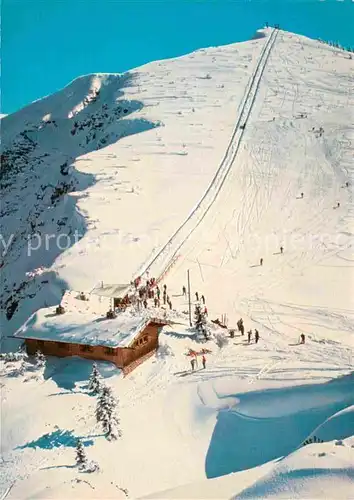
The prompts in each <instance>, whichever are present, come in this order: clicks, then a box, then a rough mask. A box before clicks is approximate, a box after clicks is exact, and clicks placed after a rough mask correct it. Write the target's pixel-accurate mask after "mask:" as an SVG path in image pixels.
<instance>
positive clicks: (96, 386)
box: [88, 363, 102, 394]
mask: <svg viewBox="0 0 354 500" xmlns="http://www.w3.org/2000/svg"><path fill="white" fill-rule="evenodd" d="M101 387H102V377H101V374H100V372H99V371H98V368H97V365H96V363H94V364H93V366H92V373H91V376H90V380H89V383H88V389H89V391H91V392H92V393H93V394H98V393H99V392H100V390H101Z"/></svg>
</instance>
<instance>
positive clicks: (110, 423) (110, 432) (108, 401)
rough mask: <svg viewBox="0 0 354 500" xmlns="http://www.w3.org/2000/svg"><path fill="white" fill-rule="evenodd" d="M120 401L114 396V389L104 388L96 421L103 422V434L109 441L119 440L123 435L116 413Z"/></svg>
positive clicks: (100, 394) (97, 408)
mask: <svg viewBox="0 0 354 500" xmlns="http://www.w3.org/2000/svg"><path fill="white" fill-rule="evenodd" d="M117 405H118V401H117V400H116V398H115V397H114V396H113V393H112V389H111V388H110V387H107V386H102V388H101V392H100V393H99V396H98V401H97V407H96V420H97V422H101V424H102V428H103V432H105V433H106V437H107V439H109V440H111V439H117V438H118V437H120V436H121V435H122V433H121V431H120V429H119V428H118V426H119V419H118V418H117V416H116V414H115V412H116V409H117Z"/></svg>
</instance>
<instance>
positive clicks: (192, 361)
mask: <svg viewBox="0 0 354 500" xmlns="http://www.w3.org/2000/svg"><path fill="white" fill-rule="evenodd" d="M191 367H192V371H194V369H195V358H192V359H191Z"/></svg>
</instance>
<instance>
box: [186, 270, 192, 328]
mask: <svg viewBox="0 0 354 500" xmlns="http://www.w3.org/2000/svg"><path fill="white" fill-rule="evenodd" d="M187 278H188V311H189V326H192V305H191V281H190V276H189V269H188V271H187Z"/></svg>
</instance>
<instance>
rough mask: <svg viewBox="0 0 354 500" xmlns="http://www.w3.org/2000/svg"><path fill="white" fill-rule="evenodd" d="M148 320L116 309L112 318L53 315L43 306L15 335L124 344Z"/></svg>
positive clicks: (125, 345)
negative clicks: (116, 313)
mask: <svg viewBox="0 0 354 500" xmlns="http://www.w3.org/2000/svg"><path fill="white" fill-rule="evenodd" d="M83 319H84V322H83ZM149 321H150V319H149V317H147V316H143V315H135V314H132V313H130V312H124V313H120V314H119V315H118V316H117V318H115V319H106V318H105V317H96V318H95V319H92V318H90V317H89V316H88V317H85V318H82V316H81V317H80V315H78V314H77V312H76V311H74V312H71V311H68V312H66V313H65V314H61V315H58V316H57V315H55V313H54V312H53V308H50V309H49V308H46V309H41V310H39V311H38V312H37V313H35V314H34V315H33V316H32V317H31V318H30V319H29V320H28V321H27V322H26V323H25V325H24V326H23V327H22V328H21V329H20V330H18V331H17V332H16V333H15V336H16V337H19V338H24V339H37V340H51V341H53V342H68V343H73V344H85V345H91V346H93V345H101V346H107V347H128V346H129V345H130V344H131V343H132V341H133V340H134V338H135V337H136V336H137V335H138V334H139V333H140V332H141V330H142V329H143V328H144V327H145V325H146V324H147V323H148V322H149Z"/></svg>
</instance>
